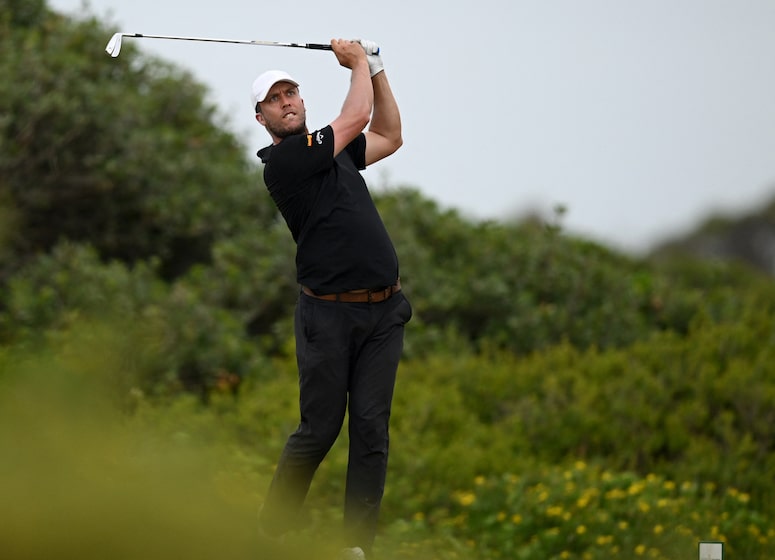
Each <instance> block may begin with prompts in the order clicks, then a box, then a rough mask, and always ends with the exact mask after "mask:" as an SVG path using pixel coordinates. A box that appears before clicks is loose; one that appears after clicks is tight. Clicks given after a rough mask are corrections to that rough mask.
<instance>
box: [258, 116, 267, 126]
mask: <svg viewBox="0 0 775 560" xmlns="http://www.w3.org/2000/svg"><path fill="white" fill-rule="evenodd" d="M256 120H257V121H258V122H259V123H260V124H261V126H266V121H265V120H264V115H263V114H261V113H256Z"/></svg>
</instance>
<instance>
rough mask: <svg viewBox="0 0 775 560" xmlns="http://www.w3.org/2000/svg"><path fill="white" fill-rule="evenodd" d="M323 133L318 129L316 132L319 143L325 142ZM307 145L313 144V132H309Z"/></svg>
mask: <svg viewBox="0 0 775 560" xmlns="http://www.w3.org/2000/svg"><path fill="white" fill-rule="evenodd" d="M323 138H324V136H323V133H322V132H321V131H319V130H318V131H317V133H315V142H317V143H318V145H321V144H323ZM307 146H312V134H307Z"/></svg>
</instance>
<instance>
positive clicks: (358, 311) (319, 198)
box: [252, 39, 412, 559]
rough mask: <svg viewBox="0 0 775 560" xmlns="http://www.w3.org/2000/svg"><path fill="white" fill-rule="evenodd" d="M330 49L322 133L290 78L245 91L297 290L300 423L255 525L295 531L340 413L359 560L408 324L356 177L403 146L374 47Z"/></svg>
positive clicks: (262, 79)
mask: <svg viewBox="0 0 775 560" xmlns="http://www.w3.org/2000/svg"><path fill="white" fill-rule="evenodd" d="M331 47H332V49H333V52H334V55H335V56H336V58H337V60H338V62H339V64H340V65H341V66H343V67H345V68H347V69H349V70H350V87H349V91H348V93H347V96H346V98H345V100H344V103H343V105H342V109H341V113H340V114H339V116H338V117H336V118H335V119H334V120H333V122H331V124H329V125H328V126H325V127H323V128H320V129H317V130H313V131H312V132H310V131H309V130H308V128H307V124H306V113H305V108H304V100H303V99H302V98H301V96H300V93H299V84H298V83H297V82H296V81H295V80H294V79H293V78H292V77H291V76H290V75H288V74H287V73H285V72H282V71H277V70H271V71H268V72H265V73H263V74H261V75H260V76H259V77H258V78H256V80H255V82H253V86H252V96H253V97H252V100H253V105H254V107H255V110H256V120H257V121H258V122H259V123H260V124H261V125H263V126H264V127H265V128H266V130H267V132H268V133H269V135H270V136H271V138H272V144H271V145H270V146H267V147H266V148H263V149H262V150H260V151H259V152H258V156H259V157H260V158H261V160H262V161H263V163H264V165H265V167H264V181H265V183H266V186H267V189H268V190H269V193H270V195H271V197H272V199H273V200H274V202H275V204H276V205H277V208H278V209H279V210H280V212H281V214H282V215H283V217H284V218H285V221H286V223H287V225H288V228H289V229H290V231H291V234H292V235H293V239H294V240H295V242H296V269H297V280H298V283H299V284H300V286H301V288H300V293H299V299H298V302H297V305H296V311H295V318H294V319H295V321H294V331H295V337H296V359H297V363H298V368H299V393H300V398H299V406H300V412H301V421H300V423H299V426H298V428H297V429H296V431H295V432H294V433H293V434H291V435H290V437H289V438H288V441H287V442H286V444H285V448H284V449H283V452H282V454H281V456H280V459H279V461H278V464H277V469H276V471H275V474H274V478H273V480H272V483H271V485H270V487H269V490H268V493H267V495H266V499H265V502H264V505H263V507H262V510H261V519H260V522H261V527H262V530H263V531H264V532H266V533H268V534H271V535H279V534H281V533H282V532H284V531H286V530H288V529H291V528H293V527H294V525H295V524H297V523H298V522H297V521H296V520H297V519H298V514H299V510H300V508H301V506H302V504H303V502H304V499H305V497H306V495H307V492H308V490H309V487H310V484H311V482H312V478H313V476H314V473H315V470H316V469H317V468H318V466H319V464H320V462H321V461H322V460H323V458H324V457H325V456H326V454H327V453H328V451H329V449H330V448H331V446H332V445H333V444H334V442H335V441H336V438H337V436H338V435H339V432H340V430H341V428H342V424H343V422H344V417H345V412H346V411H348V413H349V425H348V433H349V440H350V448H349V462H348V466H347V479H346V490H345V500H344V535H345V538H346V539H347V542H346V543H345V544H346V546H347V548H345V549H344V550H343V558H355V559H359V558H364V557H365V555H370V554H371V548H372V544H373V542H374V537H375V533H376V529H377V519H378V516H379V510H380V504H381V501H382V495H383V491H384V486H385V475H386V471H387V462H388V420H389V418H390V407H391V402H392V399H393V387H394V384H395V379H396V370H397V368H398V362H399V359H400V356H401V351H402V348H403V337H404V325H405V324H406V323H407V322H408V321H409V319H410V318H411V316H412V309H411V306H410V304H409V302H408V300H407V299H406V298H405V297H404V294H403V292H402V291H401V284H400V282H399V277H398V258H397V256H396V252H395V249H394V247H393V243H392V242H391V240H390V237H389V235H388V232H387V230H386V229H385V226H384V224H383V223H382V220H381V218H380V216H379V214H378V213H377V210H376V208H375V206H374V202H373V201H372V199H371V195H370V194H369V191H368V189H367V187H366V183H365V181H364V180H363V177H362V176H361V174H360V173H359V171H360V170H362V169H365V167H366V166H367V165H369V164H372V163H374V162H376V161H379V160H381V159H382V158H385V157H387V156H389V155H390V154H392V153H393V152H395V151H396V150H397V149H398V148H399V147H400V146H401V144H402V142H403V141H402V138H401V117H400V114H399V110H398V105H397V104H396V100H395V98H394V97H393V93H392V91H391V89H390V85H389V84H388V80H387V77H386V76H385V72H384V70H383V65H382V60H381V57H380V56H379V54H378V52H379V51H378V49H377V48H376V45H375V44H374V43H372V42H370V41H348V40H342V39H339V40H332V41H331ZM367 53H368V54H367ZM367 125H368V128H366V127H367ZM364 129H366V130H364ZM295 521H296V523H294V522H295Z"/></svg>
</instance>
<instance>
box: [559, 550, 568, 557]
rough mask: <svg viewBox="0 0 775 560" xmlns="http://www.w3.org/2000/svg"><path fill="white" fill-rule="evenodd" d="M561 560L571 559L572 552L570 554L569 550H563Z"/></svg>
mask: <svg viewBox="0 0 775 560" xmlns="http://www.w3.org/2000/svg"><path fill="white" fill-rule="evenodd" d="M560 558H570V552H568V551H567V550H563V551H562V552H560Z"/></svg>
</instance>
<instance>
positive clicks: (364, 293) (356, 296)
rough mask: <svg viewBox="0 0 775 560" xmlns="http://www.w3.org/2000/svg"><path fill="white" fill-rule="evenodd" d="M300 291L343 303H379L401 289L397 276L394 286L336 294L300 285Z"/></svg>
mask: <svg viewBox="0 0 775 560" xmlns="http://www.w3.org/2000/svg"><path fill="white" fill-rule="evenodd" d="M301 291H302V292H304V293H305V294H307V295H308V296H311V297H314V298H317V299H324V300H326V301H340V302H343V303H379V302H381V301H385V300H386V299H389V298H390V297H392V296H393V294H397V293H398V292H400V291H401V279H400V278H399V279H398V280H397V281H396V283H395V285H394V286H387V287H385V288H379V289H377V290H351V291H349V292H340V293H338V294H316V293H315V292H313V291H312V290H310V289H309V288H308V287H307V286H302V287H301Z"/></svg>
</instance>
